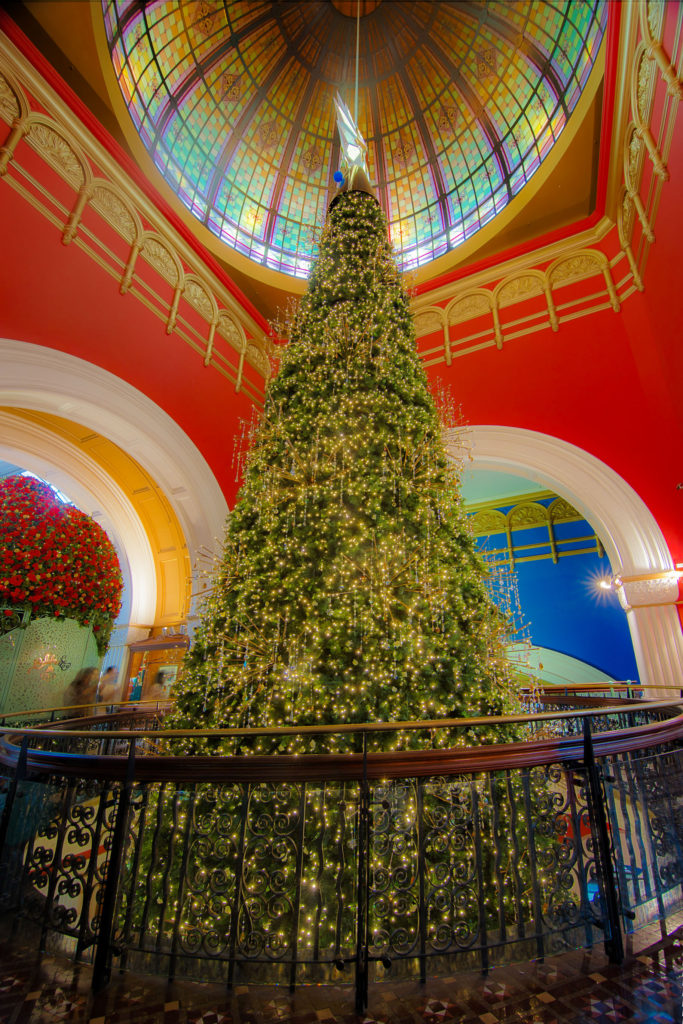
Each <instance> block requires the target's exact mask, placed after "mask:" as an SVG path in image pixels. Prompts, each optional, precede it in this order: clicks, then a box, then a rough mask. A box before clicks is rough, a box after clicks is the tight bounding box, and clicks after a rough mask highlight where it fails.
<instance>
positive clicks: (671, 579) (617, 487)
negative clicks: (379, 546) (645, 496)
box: [446, 425, 683, 696]
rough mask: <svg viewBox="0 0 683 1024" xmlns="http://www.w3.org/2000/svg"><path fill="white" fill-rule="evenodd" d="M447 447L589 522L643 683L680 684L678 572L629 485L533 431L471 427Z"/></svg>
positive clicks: (682, 643) (450, 436) (682, 641)
mask: <svg viewBox="0 0 683 1024" xmlns="http://www.w3.org/2000/svg"><path fill="white" fill-rule="evenodd" d="M446 442H447V445H448V446H449V448H450V449H451V452H452V455H453V457H454V458H456V459H460V458H462V451H463V448H464V449H466V450H468V451H469V453H470V455H471V457H472V459H473V462H474V465H475V466H477V465H479V466H482V467H485V468H486V469H491V470H500V471H501V472H505V473H513V474H514V473H517V474H518V475H520V476H524V477H528V478H530V479H532V480H534V481H536V482H537V483H538V484H539V485H540V486H542V487H545V488H548V489H550V490H553V491H555V492H556V493H557V494H559V495H561V496H562V497H563V498H566V499H567V501H569V502H570V504H572V505H573V506H574V507H575V508H576V509H578V511H579V512H581V513H582V515H584V516H585V518H586V519H587V521H588V522H589V523H591V525H592V526H593V528H594V529H595V531H596V532H597V534H598V536H599V537H600V539H601V541H602V543H603V544H604V547H605V551H606V553H607V556H608V558H609V560H610V564H611V566H612V572H613V574H614V576H615V578H616V580H617V584H618V587H619V597H620V600H621V602H622V604H623V605H624V607H625V608H626V610H627V612H628V619H629V626H630V629H631V636H632V639H633V646H634V650H635V655H636V660H637V663H638V669H639V672H640V678H641V682H642V683H643V684H644V685H646V686H648V687H649V689H650V692H652V693H656V690H657V686H658V684H660V685H661V684H668V685H675V684H678V683H679V682H680V675H681V669H682V668H683V634H682V633H681V623H680V619H679V616H678V612H677V609H676V606H675V603H674V602H675V601H676V600H677V597H678V574H677V572H676V570H675V567H674V563H673V559H672V557H671V553H670V552H669V548H668V545H667V543H666V540H665V538H664V535H663V533H662V531H661V529H660V527H659V525H658V523H657V521H656V520H655V518H654V516H653V515H652V513H651V512H650V510H649V509H648V507H647V505H646V504H645V502H644V501H643V500H642V498H640V497H639V495H638V494H637V493H636V491H634V490H633V488H632V487H631V486H630V484H628V483H627V482H626V481H625V480H624V479H623V477H621V476H619V474H618V473H616V472H615V471H614V470H613V469H611V468H610V467H609V466H608V465H607V464H606V463H604V462H602V461H601V460H600V459H597V458H596V457H595V456H594V455H591V454H590V453H589V452H586V451H584V450H583V449H582V448H578V447H576V445H573V444H569V443H568V442H567V441H562V440H561V439H560V438H557V437H552V436H550V435H549V434H541V433H538V432H536V431H533V430H524V429H522V428H519V427H504V426H488V425H487V426H469V427H466V428H462V429H456V430H452V431H449V432H448V433H447V435H446ZM667 695H668V696H671V693H670V692H669V693H668V694H667V692H666V691H662V696H667Z"/></svg>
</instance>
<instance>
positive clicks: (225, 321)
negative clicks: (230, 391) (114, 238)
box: [0, 32, 273, 404]
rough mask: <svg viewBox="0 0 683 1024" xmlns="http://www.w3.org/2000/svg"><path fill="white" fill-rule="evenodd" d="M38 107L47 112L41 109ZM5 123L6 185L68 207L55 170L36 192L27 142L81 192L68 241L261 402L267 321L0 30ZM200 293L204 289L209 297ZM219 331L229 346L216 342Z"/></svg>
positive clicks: (37, 201) (50, 208) (2, 161)
mask: <svg viewBox="0 0 683 1024" xmlns="http://www.w3.org/2000/svg"><path fill="white" fill-rule="evenodd" d="M38 107H39V108H44V109H34V108H38ZM0 120H3V121H5V122H6V123H7V124H9V126H10V132H9V136H8V138H7V139H6V141H5V143H4V145H3V146H2V147H1V148H0V177H2V178H3V179H4V182H3V187H4V186H8V187H12V188H14V189H15V191H16V192H17V194H18V195H20V196H21V197H22V198H23V199H24V200H26V201H27V202H30V203H31V205H33V207H34V208H35V209H37V210H38V211H39V212H40V213H42V214H43V216H45V217H46V218H47V219H48V220H50V221H52V222H53V223H54V222H55V210H59V209H61V208H62V207H60V206H59V205H58V204H57V203H56V202H55V200H54V197H53V196H52V193H51V187H50V184H49V179H50V175H46V176H45V180H44V181H43V180H39V181H37V182H35V187H34V188H32V189H31V190H29V189H28V188H26V186H25V180H26V179H25V176H24V173H23V171H22V168H21V154H22V147H23V146H24V145H28V146H30V147H31V148H32V149H33V150H34V151H35V152H36V153H37V155H38V156H39V157H40V158H41V160H42V161H43V162H44V165H45V167H46V169H47V168H49V169H50V172H51V173H52V172H55V171H56V172H57V174H58V175H59V176H60V177H61V178H62V179H63V181H64V182H65V183H66V184H67V185H68V186H69V187H70V188H71V189H72V190H73V193H74V194H73V200H72V205H71V209H70V210H69V211H68V214H67V216H66V218H65V219H64V221H63V223H62V224H61V234H62V241H63V242H64V244H65V245H69V244H75V245H78V246H79V247H80V248H81V249H82V250H83V251H84V252H86V253H88V254H89V255H90V256H91V258H93V259H94V260H96V262H98V263H99V264H100V266H102V267H103V268H104V269H105V270H107V271H108V272H109V274H110V275H111V276H113V277H115V278H117V279H118V286H119V290H120V291H121V293H122V294H130V295H131V296H134V297H135V298H137V299H138V300H139V301H142V302H144V303H145V304H146V305H147V307H148V308H150V309H152V311H153V312H154V313H155V315H157V316H158V317H159V318H160V319H162V320H163V321H164V322H165V324H166V330H167V332H168V333H169V334H170V333H172V332H175V333H176V334H177V335H178V336H179V337H181V338H182V339H183V340H184V341H185V342H187V343H188V344H189V345H190V346H191V347H192V348H193V349H194V350H195V351H197V352H198V353H199V354H200V355H201V356H202V359H203V362H204V365H205V366H207V368H211V369H213V370H218V371H219V372H220V373H222V374H223V375H224V376H226V377H228V379H230V380H231V381H232V382H233V384H234V386H235V390H236V391H240V390H243V391H244V392H245V394H246V395H247V397H249V398H251V399H252V401H254V402H255V403H256V404H260V402H261V401H262V398H263V387H261V388H259V387H258V385H256V384H255V383H253V382H252V380H251V379H247V378H246V377H245V375H244V364H245V360H246V363H248V364H249V365H250V366H251V367H252V368H253V370H255V371H256V373H257V374H258V375H259V376H260V377H261V378H263V382H264V384H265V382H267V380H268V378H269V376H270V374H271V365H270V356H271V354H272V348H273V346H272V343H271V341H270V339H269V338H268V337H267V336H266V335H265V334H264V332H263V329H262V325H261V324H258V323H256V321H255V320H254V319H253V318H252V317H251V316H250V315H249V314H248V313H247V312H246V311H245V310H244V309H243V308H242V307H241V306H240V305H239V303H238V302H237V300H236V299H235V297H234V295H233V294H232V293H231V292H230V291H229V290H228V289H227V288H226V287H225V286H224V285H223V284H222V282H221V281H219V280H218V278H217V277H216V276H215V275H214V274H213V273H212V272H211V271H210V269H209V268H207V267H206V266H205V265H204V264H203V263H202V262H201V260H200V259H199V258H198V256H197V253H196V252H195V251H194V250H193V249H192V248H191V247H190V246H189V245H188V243H187V242H186V240H185V239H184V238H183V237H182V235H180V234H179V233H178V232H177V231H176V230H175V229H174V228H173V227H172V226H171V225H170V224H169V223H168V222H167V221H166V220H165V219H164V217H163V216H162V215H161V214H160V213H159V211H158V210H157V209H156V207H155V206H154V204H153V202H152V201H151V199H150V198H149V197H148V196H147V195H146V194H145V193H144V192H143V191H142V190H141V189H140V188H139V187H138V186H137V185H136V184H135V183H134V182H133V181H132V180H131V179H130V178H129V177H128V176H127V175H126V173H125V172H124V171H123V170H122V169H121V167H120V166H119V165H118V164H117V162H116V160H115V159H114V158H113V157H112V156H111V154H110V153H109V152H108V151H107V150H106V149H105V148H104V147H103V146H102V145H101V144H100V142H99V141H98V140H97V139H96V138H95V137H94V136H93V135H92V134H91V133H90V132H89V131H88V129H87V128H86V127H85V126H84V125H83V123H82V122H81V121H80V120H79V118H78V117H76V116H75V115H74V114H73V112H72V111H71V110H70V108H69V107H68V106H67V105H66V104H65V103H64V102H63V101H62V100H61V99H60V97H59V96H57V95H56V94H55V93H54V92H53V90H52V89H51V88H50V86H48V85H47V83H46V82H45V81H44V80H43V79H42V77H41V76H40V74H39V73H38V72H37V71H36V69H35V68H34V67H33V66H32V65H31V64H30V62H29V61H28V60H26V59H25V58H24V57H23V56H22V54H21V53H20V52H19V51H18V50H17V49H16V47H15V46H14V45H13V44H12V42H11V41H10V40H9V39H8V38H7V37H6V36H5V35H4V34H3V33H1V32H0ZM95 168H97V170H95ZM86 207H89V208H90V210H91V211H92V212H93V213H95V214H96V215H97V216H96V217H92V216H90V217H89V218H88V228H87V231H86V230H84V229H83V227H82V218H83V214H84V212H85V209H86ZM99 221H101V223H102V225H103V227H104V225H105V224H106V225H107V228H110V227H113V228H114V230H115V231H116V233H117V234H118V235H119V236H120V238H121V239H122V240H123V241H124V242H125V243H126V246H127V247H128V249H127V255H125V256H123V264H124V266H123V270H121V269H120V268H121V262H122V255H121V253H120V251H118V250H117V251H114V250H112V249H111V248H110V244H111V243H109V239H108V230H107V231H103V232H102V233H101V234H99V233H98V232H97V224H98V222H99ZM143 225H149V227H147V228H146V229H145V228H144V227H143ZM93 233H94V235H95V238H94V244H93V241H92V235H93ZM140 258H142V259H143V260H144V261H145V262H146V263H148V264H149V265H150V266H151V267H153V268H154V270H156V271H157V272H158V273H159V274H160V276H161V277H162V278H163V279H164V280H166V281H168V282H169V283H171V285H172V287H173V288H174V294H173V297H172V299H171V300H170V302H169V301H168V300H167V299H166V298H165V297H163V296H162V295H161V294H160V293H159V291H157V290H155V289H152V288H151V287H150V283H149V281H148V280H143V279H142V278H141V276H140V275H139V274H138V273H136V268H137V267H138V260H139V259H140ZM200 295H203V296H204V298H203V300H202V301H199V297H200ZM186 307H190V308H191V309H192V316H191V317H190V318H189V319H188V318H186V317H185V309H186ZM197 315H198V316H199V317H200V318H201V320H203V321H204V322H205V325H206V326H205V330H204V331H198V330H197V328H196V326H194V325H195V324H196V320H197ZM217 328H218V334H219V336H220V338H222V339H223V340H224V341H225V342H227V345H224V344H221V345H220V346H217V344H216V330H217Z"/></svg>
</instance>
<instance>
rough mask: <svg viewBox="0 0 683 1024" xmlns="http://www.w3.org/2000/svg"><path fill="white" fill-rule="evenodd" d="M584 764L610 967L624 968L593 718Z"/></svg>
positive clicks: (585, 736) (585, 722) (586, 735)
mask: <svg viewBox="0 0 683 1024" xmlns="http://www.w3.org/2000/svg"><path fill="white" fill-rule="evenodd" d="M583 760H584V764H585V766H586V782H587V786H586V796H587V798H588V816H589V819H590V826H591V832H592V835H593V842H594V845H595V866H596V869H597V875H598V884H599V886H600V888H601V890H602V892H601V897H602V905H603V907H604V912H605V916H606V918H607V920H606V922H605V924H606V926H607V932H608V934H607V937H606V938H605V952H606V953H607V956H608V958H609V961H610V963H613V964H620V963H622V962H623V960H624V942H623V938H622V934H621V922H620V920H619V895H618V891H617V883H616V877H615V874H614V865H613V863H612V851H611V846H610V837H609V830H608V827H607V815H606V813H605V804H604V800H603V791H602V785H601V783H600V773H599V771H598V766H597V764H596V762H595V752H594V750H593V737H592V735H591V727H590V718H584V720H583Z"/></svg>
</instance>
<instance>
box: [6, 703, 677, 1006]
mask: <svg viewBox="0 0 683 1024" xmlns="http://www.w3.org/2000/svg"><path fill="white" fill-rule="evenodd" d="M551 696H552V695H551ZM554 696H555V697H556V698H557V697H559V696H560V695H559V694H555V695H554ZM573 699H574V696H572V695H569V694H566V695H562V701H563V703H565V702H569V703H571V702H572V700H573ZM544 703H545V705H546V706H548V707H552V700H551V698H550V697H549V698H548V699H547V700H546V699H545V698H544V697H543V695H542V693H541V692H540V691H537V692H535V694H534V707H535V708H536V709H538V707H539V706H541V705H543V704H544ZM581 703H582V704H584V705H585V704H587V706H583V707H581V708H580V709H579V710H567V709H565V708H563V709H561V710H549V711H545V712H539V711H538V710H536V711H535V712H534V713H531V714H527V715H521V716H516V717H515V718H505V719H467V720H450V721H448V722H443V721H441V722H431V723H424V722H423V723H380V724H376V725H371V726H366V727H364V728H359V727H357V726H348V727H342V728H339V727H334V728H332V727H317V728H316V727H310V728H305V729H296V728H292V729H287V728H283V729H272V730H269V731H267V732H263V731H258V730H245V729H240V730H221V731H213V732H211V731H209V732H203V733H190V732H189V731H185V730H183V731H178V730H176V731H171V730H163V732H160V731H159V728H158V725H159V709H157V708H156V707H153V708H151V709H150V710H147V711H143V710H137V711H136V712H135V713H132V714H131V713H130V712H128V711H126V710H122V711H119V712H116V713H114V714H109V715H106V716H92V717H91V718H85V719H84V718H81V719H77V720H72V721H71V722H69V721H68V720H67V721H66V722H65V721H58V722H57V721H55V722H54V723H52V724H51V725H50V726H49V727H48V728H46V727H45V725H44V723H39V727H32V726H30V724H29V720H30V715H29V714H25V715H24V716H22V717H21V724H20V725H15V726H10V724H9V722H10V721H11V719H10V718H9V717H8V718H7V719H6V724H5V725H4V727H3V736H2V739H1V740H0V766H2V767H0V775H1V776H2V778H1V783H2V787H3V791H4V796H0V801H2V804H3V806H2V816H1V817H0V866H1V867H2V869H3V870H2V882H0V920H1V922H2V927H3V928H4V930H5V932H6V933H8V934H16V933H20V932H27V933H29V934H30V933H33V934H35V936H36V941H38V942H40V944H41V947H40V948H42V949H49V950H51V951H60V952H62V953H65V954H67V955H70V956H73V957H75V958H77V959H79V960H84V961H88V962H91V963H92V964H93V984H94V986H95V987H96V988H98V987H101V986H103V985H104V984H106V981H107V979H108V977H109V972H110V971H111V969H112V966H115V967H117V968H121V969H135V970H143V971H153V972H156V973H163V974H165V975H167V976H168V977H169V978H173V977H181V976H182V977H188V978H203V979H206V980H212V981H216V980H223V981H224V982H225V983H226V984H227V985H232V984H235V983H237V982H239V983H245V982H247V983H248V982H258V983H282V984H287V985H289V986H290V987H291V988H294V987H295V986H296V985H299V984H305V983H321V982H328V981H329V982H336V983H340V982H343V981H344V980H347V981H348V982H353V984H354V986H355V1000H356V1007H357V1009H358V1010H361V1009H362V1008H363V1007H364V1006H365V1005H366V1002H367V986H368V982H369V981H370V980H381V979H383V978H385V977H390V978H396V977H406V976H411V975H415V976H417V977H420V978H422V979H425V978H426V976H427V974H437V973H440V972H444V971H447V972H449V973H451V972H453V970H457V969H458V968H459V967H462V968H470V967H472V966H473V965H477V966H479V967H480V968H481V969H482V970H487V969H489V968H490V967H492V966H495V965H496V964H500V963H504V962H510V961H513V960H520V959H533V958H535V957H539V956H545V955H549V954H551V953H555V952H559V951H562V950H564V949H568V948H578V947H582V946H590V945H592V944H594V943H595V942H596V941H604V943H605V947H606V950H607V952H608V954H609V956H610V958H611V959H612V960H614V961H615V962H618V961H619V960H620V959H621V958H622V956H623V935H624V934H625V933H628V932H630V931H632V930H633V929H634V928H637V927H639V926H640V925H642V924H645V923H649V922H651V921H653V920H657V919H665V918H666V916H667V915H668V914H669V913H671V912H672V911H673V910H674V909H677V908H680V907H681V904H682V903H683V892H682V885H683V754H682V751H681V743H680V741H681V738H683V713H682V712H683V704H682V703H681V702H680V700H679V701H678V702H674V703H668V702H664V701H660V702H643V701H639V700H635V699H633V698H630V699H629V698H625V699H618V698H615V697H612V696H607V697H595V696H582V698H581ZM49 713H50V712H48V714H49ZM42 714H43V716H44V715H45V713H44V712H43V713H42ZM492 725H495V726H496V727H498V728H500V729H501V730H506V729H507V730H509V729H510V727H514V729H515V730H516V732H517V734H518V735H519V736H521V737H522V739H521V740H519V741H517V742H513V743H510V742H508V743H500V744H491V743H478V742H477V735H478V731H479V730H484V729H486V730H488V731H489V732H490V729H491V726H492ZM444 729H447V730H448V736H449V738H452V737H455V742H456V743H457V742H458V736H459V734H460V733H461V732H463V733H464V732H466V735H467V737H468V744H467V745H464V746H457V745H456V746H454V747H450V748H443V747H441V746H439V742H440V740H439V736H440V735H441V733H442V731H443V730H444ZM383 731H389V732H391V735H392V745H393V746H394V747H396V748H398V747H404V748H405V749H394V750H391V751H381V750H378V751H374V750H373V749H372V747H373V743H374V740H375V739H376V737H377V734H378V733H380V732H383ZM325 733H327V734H331V736H330V738H331V737H332V736H333V737H336V739H337V741H338V742H341V741H340V740H339V736H340V734H341V735H342V736H343V738H344V744H345V750H346V751H347V752H345V753H340V754H319V753H316V754H304V753H302V754H296V753H294V754H254V753H245V752H244V751H245V750H246V749H247V747H248V746H249V745H250V744H251V745H252V746H253V745H254V744H255V742H256V741H257V740H258V742H259V743H260V744H261V745H263V744H264V743H266V742H268V741H272V742H273V743H276V742H279V741H281V739H282V736H283V735H286V736H288V737H291V738H294V739H296V740H297V741H299V742H300V743H301V749H302V750H303V749H305V747H306V745H307V743H308V741H309V740H310V739H311V737H312V736H316V737H318V738H319V737H320V735H321V734H325ZM501 734H504V733H501ZM197 736H203V737H208V738H212V737H213V738H220V740H221V742H222V743H223V744H233V749H234V753H232V754H230V755H228V756H216V755H213V756H209V755H204V756H197V755H195V756H177V754H174V750H177V746H174V744H177V743H178V742H183V741H184V740H186V739H187V737H194V738H196V737H197Z"/></svg>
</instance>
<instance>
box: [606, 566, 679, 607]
mask: <svg viewBox="0 0 683 1024" xmlns="http://www.w3.org/2000/svg"><path fill="white" fill-rule="evenodd" d="M678 580H679V573H677V572H675V571H671V572H664V573H652V574H651V575H643V576H618V577H616V579H615V581H614V586H615V589H616V592H617V595H618V597H619V601H620V603H621V606H622V608H624V609H625V610H626V611H630V610H631V609H632V608H650V607H652V606H654V605H662V604H674V603H675V602H676V601H677V600H678Z"/></svg>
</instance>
